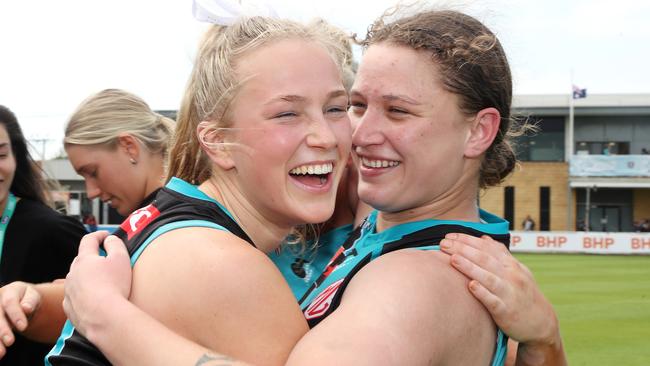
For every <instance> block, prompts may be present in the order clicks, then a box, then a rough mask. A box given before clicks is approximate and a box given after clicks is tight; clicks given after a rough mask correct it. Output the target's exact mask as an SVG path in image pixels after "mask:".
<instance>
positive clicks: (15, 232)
mask: <svg viewBox="0 0 650 366" xmlns="http://www.w3.org/2000/svg"><path fill="white" fill-rule="evenodd" d="M85 234H86V230H85V229H84V227H83V226H82V225H81V223H80V222H79V221H77V220H75V219H73V218H71V217H67V216H63V215H61V214H59V213H58V212H56V211H54V210H53V209H51V208H49V207H47V206H45V205H43V204H41V203H39V202H36V201H32V200H28V199H20V200H19V201H18V203H17V204H16V210H15V211H14V214H13V216H12V218H11V221H9V225H8V226H7V231H6V232H5V238H4V248H3V250H2V261H0V285H2V286H4V285H5V284H8V283H10V282H13V281H25V282H31V283H42V282H51V281H53V280H55V279H58V278H65V276H66V274H67V273H68V270H69V269H70V263H72V260H73V259H74V257H75V256H76V255H77V248H78V246H79V241H81V237H82V236H83V235H85ZM50 348H52V344H44V343H39V342H34V341H30V340H28V339H27V338H25V337H22V336H21V335H20V334H16V342H15V343H14V344H13V345H12V346H11V347H9V348H8V352H7V355H6V356H5V357H3V358H2V359H1V360H0V365H41V364H43V358H44V357H45V355H46V354H47V352H48V351H49V350H50Z"/></svg>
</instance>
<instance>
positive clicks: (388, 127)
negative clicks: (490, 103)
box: [350, 44, 470, 212]
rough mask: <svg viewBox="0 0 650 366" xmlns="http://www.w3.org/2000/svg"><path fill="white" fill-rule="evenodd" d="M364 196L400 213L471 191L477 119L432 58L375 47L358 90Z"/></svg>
mask: <svg viewBox="0 0 650 366" xmlns="http://www.w3.org/2000/svg"><path fill="white" fill-rule="evenodd" d="M351 105H352V107H351V111H350V117H351V120H352V123H353V126H354V127H355V131H354V134H353V139H352V144H353V147H354V154H353V156H354V158H355V162H356V164H357V166H358V168H359V198H360V199H361V200H363V201H364V202H366V203H368V204H370V205H371V206H373V207H374V208H376V209H379V210H382V211H387V212H400V211H404V210H409V209H414V208H418V207H422V206H426V205H429V204H432V203H435V202H440V201H450V202H451V201H453V200H454V198H453V197H454V196H456V195H457V194H459V193H461V191H462V190H463V189H464V188H463V187H460V186H459V182H461V181H463V176H464V175H466V174H467V172H466V170H467V169H466V166H465V159H464V150H465V144H466V142H467V139H468V136H469V128H470V123H468V119H467V117H466V116H464V115H463V114H462V113H461V112H460V110H459V108H458V101H457V97H456V96H455V95H454V94H451V93H449V92H447V91H445V90H444V89H443V87H442V85H441V83H440V81H439V78H438V73H437V70H436V68H435V65H434V63H433V62H432V61H431V60H430V56H428V55H427V54H424V53H419V52H416V51H414V50H412V49H410V48H407V47H401V46H393V45H388V44H376V45H373V46H370V47H369V48H368V49H367V51H366V53H365V54H364V57H363V61H362V62H361V65H360V68H359V71H358V73H357V78H356V80H355V83H354V85H353V86H352V91H351Z"/></svg>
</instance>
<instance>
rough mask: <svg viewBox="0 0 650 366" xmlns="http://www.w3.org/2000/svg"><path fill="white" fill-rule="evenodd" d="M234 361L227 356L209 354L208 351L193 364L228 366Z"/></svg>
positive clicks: (195, 365)
mask: <svg viewBox="0 0 650 366" xmlns="http://www.w3.org/2000/svg"><path fill="white" fill-rule="evenodd" d="M213 361H214V362H213ZM234 361H235V360H233V359H232V358H230V357H228V356H221V355H211V354H209V353H206V354H204V355H203V356H201V358H199V360H198V361H196V363H195V364H194V366H229V365H233V362H234Z"/></svg>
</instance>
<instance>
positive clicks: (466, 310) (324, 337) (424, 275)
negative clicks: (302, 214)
mask: <svg viewBox="0 0 650 366" xmlns="http://www.w3.org/2000/svg"><path fill="white" fill-rule="evenodd" d="M309 333H312V334H311V335H309V334H308V336H309V337H305V338H304V340H305V342H304V343H305V344H306V345H308V346H303V349H305V350H306V349H308V348H309V347H316V348H317V349H319V350H320V351H322V352H324V353H325V354H327V353H332V354H337V355H342V354H345V355H349V362H345V363H341V364H347V363H349V364H356V363H386V364H430V363H435V364H439V365H445V364H447V365H456V364H477V365H478V364H489V360H490V359H491V357H492V353H493V351H494V344H495V339H496V328H495V326H494V324H493V322H492V320H491V318H490V316H489V314H488V313H487V311H486V310H485V309H484V308H483V306H482V305H481V304H480V303H479V302H478V301H476V300H475V299H474V298H473V296H472V295H471V294H470V293H469V291H468V289H467V279H466V278H465V277H464V276H463V275H462V274H460V273H458V272H457V271H455V270H454V269H453V268H452V267H451V266H450V265H449V259H448V257H447V256H446V255H444V254H443V253H439V252H436V251H422V250H415V249H405V250H399V251H395V252H392V253H388V254H385V255H383V256H381V257H379V258H377V259H376V260H374V261H372V262H370V263H369V264H367V265H366V266H365V267H364V268H362V269H361V270H360V271H359V272H358V273H357V274H356V275H355V276H354V277H353V279H352V280H351V281H350V283H349V285H348V287H347V288H346V289H345V293H344V294H343V297H342V299H341V303H340V305H339V307H338V308H337V310H336V311H334V312H333V313H332V314H331V315H330V316H329V317H328V318H326V319H325V320H323V321H322V322H321V323H320V324H319V325H318V326H316V327H315V328H314V329H313V330H312V331H310V332H309ZM343 339H346V341H343ZM351 339H354V340H355V341H354V342H350V340H351ZM301 343H302V341H301ZM319 344H325V345H327V344H329V345H332V347H331V348H329V349H326V348H324V347H322V346H319ZM334 345H335V346H334ZM342 349H346V350H348V351H349V352H346V351H341V350H342ZM360 350H363V351H360ZM303 355H304V357H308V355H307V352H306V351H305V352H303ZM369 357H371V358H373V359H368V358H369ZM296 359H297V357H296ZM304 360H305V359H303V360H301V361H304Z"/></svg>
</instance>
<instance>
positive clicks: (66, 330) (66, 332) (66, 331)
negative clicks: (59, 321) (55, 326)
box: [45, 320, 74, 366]
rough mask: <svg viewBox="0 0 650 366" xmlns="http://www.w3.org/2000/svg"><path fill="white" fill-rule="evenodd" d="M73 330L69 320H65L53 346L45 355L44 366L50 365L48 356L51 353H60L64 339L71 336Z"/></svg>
mask: <svg viewBox="0 0 650 366" xmlns="http://www.w3.org/2000/svg"><path fill="white" fill-rule="evenodd" d="M73 332H74V326H72V322H70V321H69V320H66V321H65V325H63V330H61V335H60V336H59V338H58V339H57V340H56V343H55V344H54V347H52V350H50V352H48V354H47V355H45V366H52V364H51V363H50V361H49V360H48V358H49V357H50V356H51V355H58V354H60V353H61V350H62V349H63V346H64V345H65V341H66V340H67V339H68V338H70V336H72V333H73Z"/></svg>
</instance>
